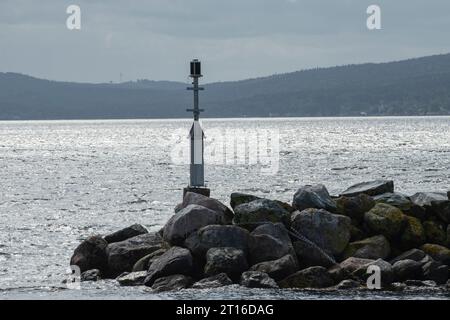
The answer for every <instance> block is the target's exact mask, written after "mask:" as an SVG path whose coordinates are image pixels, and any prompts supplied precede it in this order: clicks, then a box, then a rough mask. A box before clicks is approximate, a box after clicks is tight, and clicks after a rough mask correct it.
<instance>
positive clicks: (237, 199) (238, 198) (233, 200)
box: [230, 192, 261, 210]
mask: <svg viewBox="0 0 450 320" xmlns="http://www.w3.org/2000/svg"><path fill="white" fill-rule="evenodd" d="M258 199H261V198H260V197H257V196H254V195H251V194H245V193H240V192H233V193H232V194H231V196H230V206H231V208H233V210H234V208H236V207H237V206H238V205H240V204H243V203H249V202H252V201H254V200H258Z"/></svg>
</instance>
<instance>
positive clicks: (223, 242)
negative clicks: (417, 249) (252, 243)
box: [184, 225, 250, 257]
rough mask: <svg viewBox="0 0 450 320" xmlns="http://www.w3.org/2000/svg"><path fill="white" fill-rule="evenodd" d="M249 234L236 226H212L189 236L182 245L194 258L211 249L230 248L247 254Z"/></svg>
mask: <svg viewBox="0 0 450 320" xmlns="http://www.w3.org/2000/svg"><path fill="white" fill-rule="evenodd" d="M249 238H250V233H249V232H248V231H247V230H245V229H243V228H240V227H237V226H229V225H225V226H223V225H213V226H206V227H203V228H201V229H200V230H199V231H197V232H195V233H193V234H191V235H190V236H189V237H188V238H187V239H186V241H185V243H184V245H185V246H186V248H188V249H189V250H190V251H191V252H192V253H193V254H194V256H196V257H202V256H204V255H205V254H206V252H207V251H208V250H209V249H211V248H223V247H232V248H236V249H241V250H243V251H244V252H245V253H246V254H247V253H248V243H249Z"/></svg>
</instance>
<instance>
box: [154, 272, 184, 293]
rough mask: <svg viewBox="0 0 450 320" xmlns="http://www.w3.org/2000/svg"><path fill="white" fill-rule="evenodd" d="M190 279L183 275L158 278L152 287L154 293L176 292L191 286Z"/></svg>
mask: <svg viewBox="0 0 450 320" xmlns="http://www.w3.org/2000/svg"><path fill="white" fill-rule="evenodd" d="M192 282H193V280H192V278H191V277H188V276H185V275H183V274H174V275H171V276H166V277H162V278H158V279H157V280H155V282H154V283H153V285H152V289H153V291H155V292H164V291H178V290H181V289H186V288H189V287H190V286H191V285H192Z"/></svg>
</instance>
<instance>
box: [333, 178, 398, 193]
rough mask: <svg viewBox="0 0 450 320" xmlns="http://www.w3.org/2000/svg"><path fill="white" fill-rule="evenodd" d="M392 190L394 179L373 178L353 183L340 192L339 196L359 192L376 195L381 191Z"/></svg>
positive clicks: (391, 191)
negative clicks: (372, 179)
mask: <svg viewBox="0 0 450 320" xmlns="http://www.w3.org/2000/svg"><path fill="white" fill-rule="evenodd" d="M387 192H390V193H393V192H394V181H392V180H375V181H369V182H361V183H358V184H355V185H353V186H351V187H350V188H348V189H347V190H345V191H344V192H342V193H341V196H347V197H354V196H357V195H359V194H361V193H364V194H367V195H369V196H377V195H380V194H383V193H387Z"/></svg>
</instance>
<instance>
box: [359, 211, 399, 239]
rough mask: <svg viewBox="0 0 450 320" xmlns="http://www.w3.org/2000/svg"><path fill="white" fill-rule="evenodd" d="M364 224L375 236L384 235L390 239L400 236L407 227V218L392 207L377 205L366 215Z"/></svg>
mask: <svg viewBox="0 0 450 320" xmlns="http://www.w3.org/2000/svg"><path fill="white" fill-rule="evenodd" d="M364 223H365V225H366V226H367V228H368V229H369V230H371V231H372V232H373V233H375V234H382V235H384V236H386V237H387V238H388V239H391V238H394V237H395V236H397V235H399V234H400V233H401V232H402V231H403V228H404V226H405V223H406V216H405V215H404V214H403V212H402V211H401V210H400V209H398V208H396V207H393V206H391V205H388V204H385V203H377V204H376V205H375V207H373V208H372V209H371V210H370V211H369V212H366V213H365V214H364Z"/></svg>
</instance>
